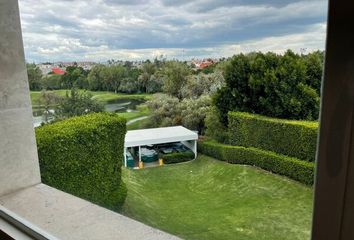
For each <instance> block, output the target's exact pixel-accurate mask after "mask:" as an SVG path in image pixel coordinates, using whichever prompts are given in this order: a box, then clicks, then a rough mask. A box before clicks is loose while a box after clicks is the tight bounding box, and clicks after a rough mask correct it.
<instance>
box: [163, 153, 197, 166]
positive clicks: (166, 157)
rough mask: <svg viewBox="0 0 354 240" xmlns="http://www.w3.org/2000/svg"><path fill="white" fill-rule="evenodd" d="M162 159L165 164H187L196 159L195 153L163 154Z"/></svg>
mask: <svg viewBox="0 0 354 240" xmlns="http://www.w3.org/2000/svg"><path fill="white" fill-rule="evenodd" d="M161 158H162V159H163V162H164V163H165V164H170V163H180V162H187V161H190V160H192V159H194V153H193V152H178V153H169V154H163V155H162V156H161Z"/></svg>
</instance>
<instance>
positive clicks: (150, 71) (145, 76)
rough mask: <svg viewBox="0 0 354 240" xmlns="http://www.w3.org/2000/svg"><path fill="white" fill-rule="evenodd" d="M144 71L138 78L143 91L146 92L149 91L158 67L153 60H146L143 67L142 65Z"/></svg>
mask: <svg viewBox="0 0 354 240" xmlns="http://www.w3.org/2000/svg"><path fill="white" fill-rule="evenodd" d="M141 71H142V73H141V74H140V76H139V78H138V80H139V84H140V86H141V88H142V91H143V92H144V93H147V92H148V86H149V83H150V81H151V77H152V76H153V75H154V73H155V72H156V67H155V65H154V64H153V63H151V62H145V63H144V64H143V65H142V67H141Z"/></svg>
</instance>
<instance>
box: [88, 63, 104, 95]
mask: <svg viewBox="0 0 354 240" xmlns="http://www.w3.org/2000/svg"><path fill="white" fill-rule="evenodd" d="M103 68H105V66H104V65H102V64H100V65H96V66H94V67H93V68H92V69H91V71H90V73H89V74H88V76H87V81H88V87H89V90H92V91H98V90H104V89H103V80H102V74H101V72H102V69H103Z"/></svg>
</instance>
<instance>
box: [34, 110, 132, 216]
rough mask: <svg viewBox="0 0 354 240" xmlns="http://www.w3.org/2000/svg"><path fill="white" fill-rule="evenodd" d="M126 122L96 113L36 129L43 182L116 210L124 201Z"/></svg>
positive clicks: (111, 115)
mask: <svg viewBox="0 0 354 240" xmlns="http://www.w3.org/2000/svg"><path fill="white" fill-rule="evenodd" d="M125 133H126V120H125V119H124V118H122V117H119V116H117V115H116V114H109V113H96V114H90V115H85V116H80V117H74V118H70V119H67V120H64V121H61V122H57V123H54V124H49V125H45V126H43V127H39V128H37V129H36V139H37V146H38V155H39V162H40V169H41V177H42V182H43V183H46V184H48V185H50V186H52V187H55V188H57V189H60V190H63V191H65V192H68V193H70V194H73V195H75V196H78V197H80V198H84V199H86V200H89V201H91V202H93V203H96V204H99V205H101V206H103V207H106V208H109V209H113V210H118V209H119V208H120V207H121V205H122V204H123V202H124V200H125V197H126V188H125V185H124V183H123V182H122V180H121V165H122V161H123V147H124V138H125Z"/></svg>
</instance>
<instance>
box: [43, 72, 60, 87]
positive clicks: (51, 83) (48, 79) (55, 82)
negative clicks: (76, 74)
mask: <svg viewBox="0 0 354 240" xmlns="http://www.w3.org/2000/svg"><path fill="white" fill-rule="evenodd" d="M42 88H43V89H47V90H56V89H61V88H62V80H61V75H56V74H49V75H47V76H45V77H43V78H42Z"/></svg>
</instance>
